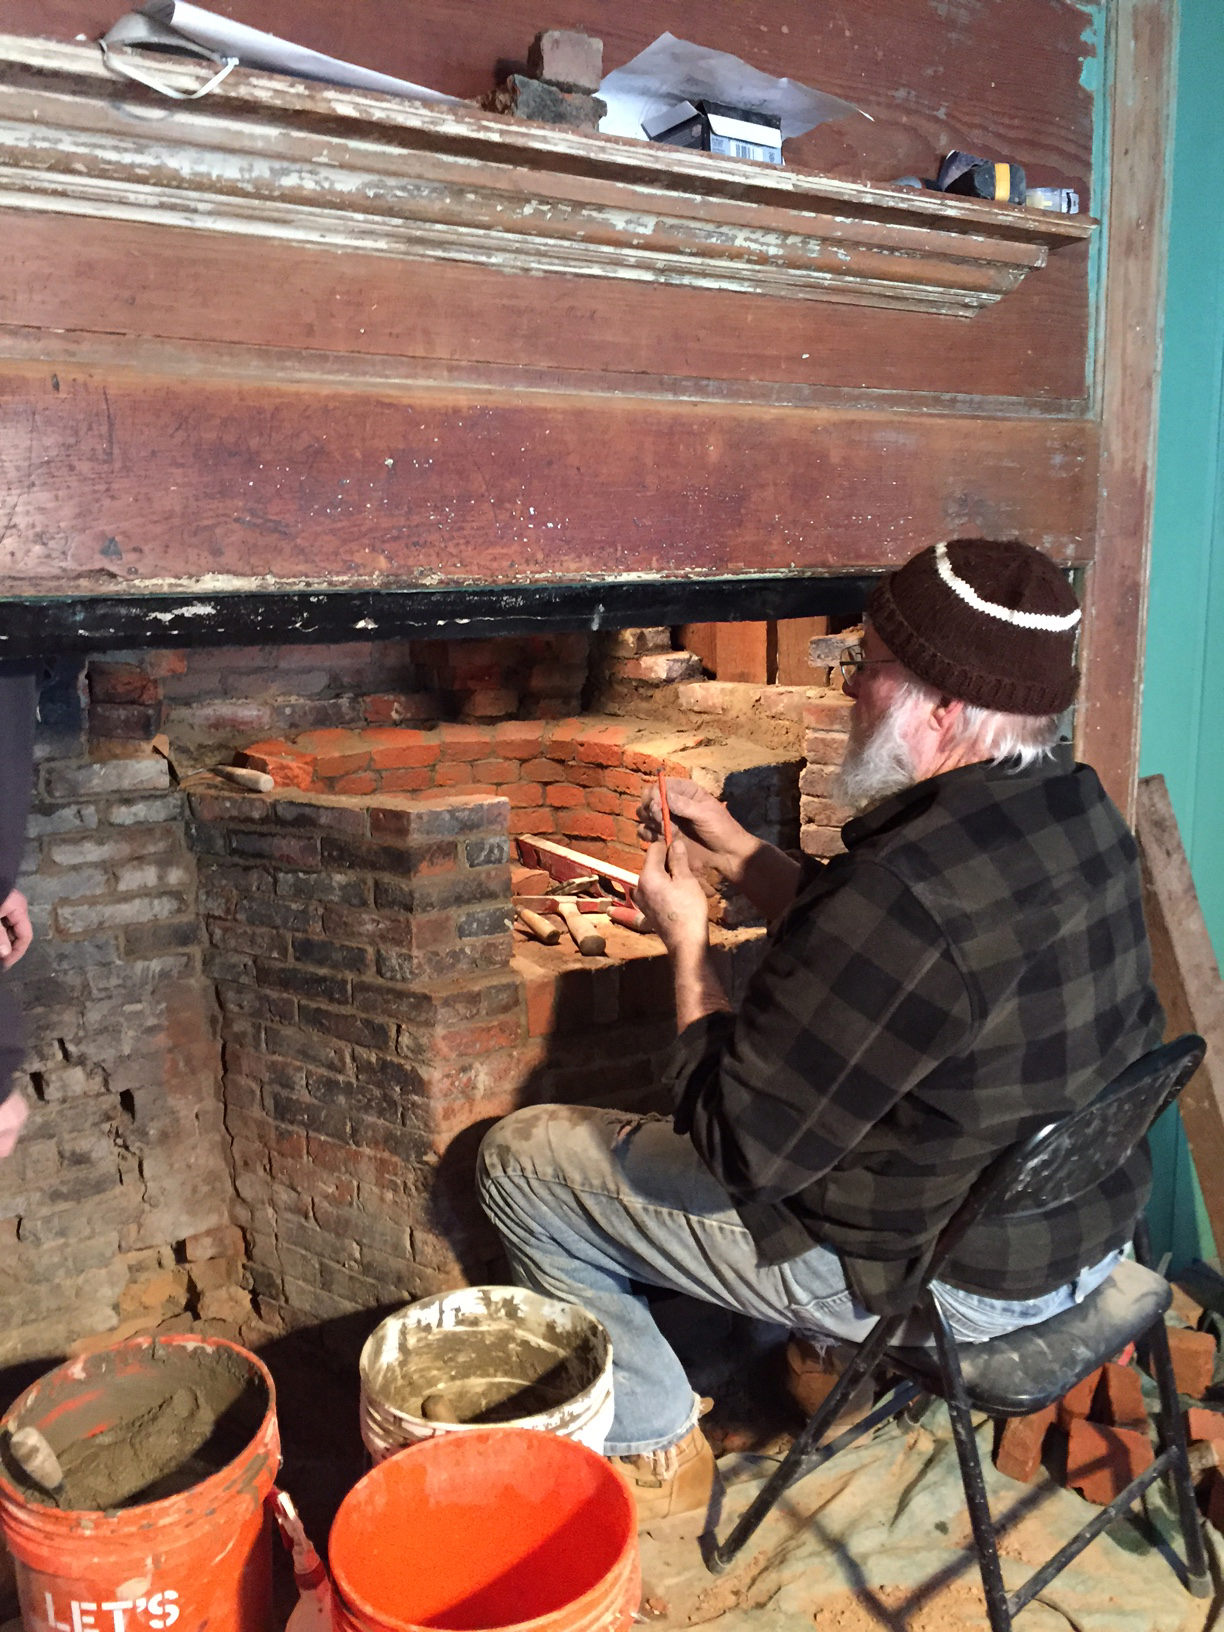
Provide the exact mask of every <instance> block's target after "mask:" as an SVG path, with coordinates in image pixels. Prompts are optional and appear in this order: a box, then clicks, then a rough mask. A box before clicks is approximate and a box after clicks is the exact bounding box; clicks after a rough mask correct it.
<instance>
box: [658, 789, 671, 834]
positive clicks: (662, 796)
mask: <svg viewBox="0 0 1224 1632" xmlns="http://www.w3.org/2000/svg"><path fill="white" fill-rule="evenodd" d="M659 804H660V806H661V807H662V810H663V843H664V844H665V845H666V846H667V848H668V849H669V850H670V849H671V841H672V822H671V811H670V810H669V809H668V805H667V778H666V777H665V776H664V775H663V772H662V771H660V772H659Z"/></svg>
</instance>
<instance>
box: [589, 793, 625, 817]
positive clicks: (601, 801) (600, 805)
mask: <svg viewBox="0 0 1224 1632" xmlns="http://www.w3.org/2000/svg"><path fill="white" fill-rule="evenodd" d="M586 805H587V809H588V810H598V811H601V812H602V813H603V814H604V815H605V816H619V815H620V814H621V801H620V794H619V793H610V792H609V791H608V789H607V788H588V789H587V796H586Z"/></svg>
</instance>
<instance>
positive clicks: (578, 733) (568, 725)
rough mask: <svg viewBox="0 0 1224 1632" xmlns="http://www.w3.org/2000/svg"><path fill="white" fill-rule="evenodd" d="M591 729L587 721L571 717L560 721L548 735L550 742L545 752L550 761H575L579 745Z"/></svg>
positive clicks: (546, 745)
mask: <svg viewBox="0 0 1224 1632" xmlns="http://www.w3.org/2000/svg"><path fill="white" fill-rule="evenodd" d="M589 729H590V727H589V725H588V723H587V721H586V720H583V719H581V718H578V717H576V716H574V715H571V716H570V717H569V718H568V719H565V720H558V721H557V723H556V725H555V726H553V728H552V730H551V731H550V732H549V733H548V741H547V743H546V744H545V748H544V752H545V753H546V754H547V756H548V758H549V759H561V760H566V759H573V758H574V756H575V755H576V754H577V752H578V744H579V743H580V742H581V741H582V740H583V738H584V737H585V736H586V734H587V732H588V730H589Z"/></svg>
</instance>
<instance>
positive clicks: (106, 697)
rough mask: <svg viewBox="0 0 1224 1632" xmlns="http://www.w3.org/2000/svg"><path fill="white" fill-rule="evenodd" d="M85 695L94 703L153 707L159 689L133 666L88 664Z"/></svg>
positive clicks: (156, 700) (159, 696)
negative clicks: (144, 704) (88, 695)
mask: <svg viewBox="0 0 1224 1632" xmlns="http://www.w3.org/2000/svg"><path fill="white" fill-rule="evenodd" d="M89 694H90V696H91V697H92V699H93V700H94V702H96V703H157V702H160V701H161V687H160V686H159V685H158V684H157V681H156V680H154V679H153V678H152V677H151V676H150V675H148V674H147V673H146V672H145V671H144V669H141V668H137V667H136V665H135V664H134V663H91V664H90V666H89Z"/></svg>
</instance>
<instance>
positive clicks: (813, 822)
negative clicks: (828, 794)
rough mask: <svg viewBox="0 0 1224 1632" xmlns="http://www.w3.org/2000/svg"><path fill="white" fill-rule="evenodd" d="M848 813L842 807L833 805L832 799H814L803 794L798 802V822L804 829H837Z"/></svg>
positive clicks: (847, 816)
mask: <svg viewBox="0 0 1224 1632" xmlns="http://www.w3.org/2000/svg"><path fill="white" fill-rule="evenodd" d="M849 816H850V812H849V811H848V810H847V809H846V808H845V806H844V805H835V804H834V803H833V801H832V799H814V798H813V797H812V796H811V795H810V794H806V793H805V794H803V795H802V796H801V797H800V800H799V820H800V821H801V822H802V823H803V824H804V826H805V827H839V826H840V825H841V823H842V822H844V821H846V820H847V819H848V818H849Z"/></svg>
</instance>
